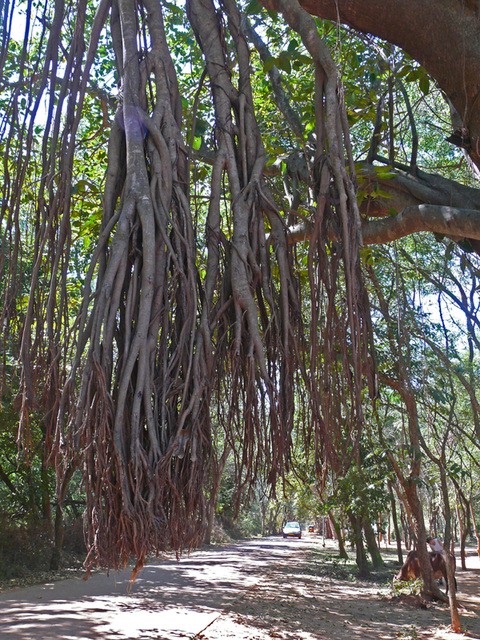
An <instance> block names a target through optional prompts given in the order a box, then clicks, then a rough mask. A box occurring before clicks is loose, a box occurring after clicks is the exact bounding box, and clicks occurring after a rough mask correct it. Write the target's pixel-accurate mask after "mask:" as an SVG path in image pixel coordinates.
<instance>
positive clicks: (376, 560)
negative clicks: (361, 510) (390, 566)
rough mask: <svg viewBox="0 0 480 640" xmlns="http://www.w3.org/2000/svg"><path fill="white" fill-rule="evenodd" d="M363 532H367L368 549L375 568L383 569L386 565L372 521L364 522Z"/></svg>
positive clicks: (366, 520)
mask: <svg viewBox="0 0 480 640" xmlns="http://www.w3.org/2000/svg"><path fill="white" fill-rule="evenodd" d="M363 531H364V532H365V540H366V541H367V549H368V553H369V554H370V557H371V559H372V564H373V568H374V569H378V567H383V564H384V563H383V560H382V555H381V553H380V549H379V548H378V544H377V539H376V537H375V531H374V530H373V527H372V525H371V523H370V520H368V519H366V518H365V519H364V520H363Z"/></svg>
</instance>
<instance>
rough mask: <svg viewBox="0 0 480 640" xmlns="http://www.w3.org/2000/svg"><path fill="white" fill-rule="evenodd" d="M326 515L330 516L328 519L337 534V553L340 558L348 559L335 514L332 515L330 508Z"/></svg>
mask: <svg viewBox="0 0 480 640" xmlns="http://www.w3.org/2000/svg"><path fill="white" fill-rule="evenodd" d="M328 515H329V517H330V521H331V523H332V525H333V528H334V530H335V535H336V536H337V540H338V555H339V556H340V558H344V559H345V560H348V553H347V550H346V549H345V540H344V537H343V532H342V529H341V527H340V525H339V524H338V522H337V520H336V518H335V516H334V515H333V511H332V509H330V510H329V512H328Z"/></svg>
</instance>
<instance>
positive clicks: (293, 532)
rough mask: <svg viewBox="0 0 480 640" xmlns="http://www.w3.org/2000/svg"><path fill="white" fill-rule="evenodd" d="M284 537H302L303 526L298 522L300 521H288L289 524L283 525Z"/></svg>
mask: <svg viewBox="0 0 480 640" xmlns="http://www.w3.org/2000/svg"><path fill="white" fill-rule="evenodd" d="M283 537H284V538H301V537H302V528H301V527H300V525H299V524H298V522H295V521H293V522H287V524H286V525H285V526H284V527H283Z"/></svg>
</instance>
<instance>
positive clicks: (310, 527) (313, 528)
mask: <svg viewBox="0 0 480 640" xmlns="http://www.w3.org/2000/svg"><path fill="white" fill-rule="evenodd" d="M314 531H315V527H314V526H313V524H311V525H310V526H309V527H308V532H309V533H313V532H314Z"/></svg>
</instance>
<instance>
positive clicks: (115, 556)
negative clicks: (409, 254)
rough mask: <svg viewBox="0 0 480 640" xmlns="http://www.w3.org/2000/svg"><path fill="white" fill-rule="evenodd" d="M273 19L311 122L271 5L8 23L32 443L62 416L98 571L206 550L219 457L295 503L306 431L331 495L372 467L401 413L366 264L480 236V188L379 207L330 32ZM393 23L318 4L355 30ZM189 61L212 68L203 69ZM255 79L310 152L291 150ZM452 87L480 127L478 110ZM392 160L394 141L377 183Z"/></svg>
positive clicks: (9, 132) (134, 5)
mask: <svg viewBox="0 0 480 640" xmlns="http://www.w3.org/2000/svg"><path fill="white" fill-rule="evenodd" d="M265 4H266V5H268V7H267V8H268V9H269V11H270V12H271V13H270V15H273V13H272V12H277V18H276V19H279V18H278V16H281V19H282V20H283V21H284V24H285V25H288V29H289V31H288V32H289V33H290V34H296V36H295V37H296V40H295V43H296V44H295V45H294V48H295V47H296V48H297V49H299V50H301V51H302V56H303V58H302V64H303V65H304V66H303V69H304V71H303V72H304V74H305V76H306V77H307V76H308V78H309V79H310V81H311V86H312V93H311V96H310V102H311V112H310V114H309V116H308V123H306V118H305V117H302V114H299V113H298V111H297V110H296V107H295V104H293V103H292V101H291V100H290V99H289V96H288V91H287V90H286V83H285V82H284V81H282V79H281V74H280V72H279V69H278V64H276V63H275V60H274V58H273V57H272V56H271V55H270V54H269V52H268V48H267V46H266V45H265V43H264V40H265V28H262V26H261V24H260V18H258V16H257V18H256V19H255V16H256V15H257V14H258V15H261V13H260V7H257V6H254V5H255V3H250V5H248V6H246V5H245V6H244V5H243V3H240V2H237V1H235V0H222V1H220V2H213V1H212V0H188V1H187V2H186V4H185V5H184V4H183V3H181V5H180V3H177V4H176V3H175V2H174V3H173V4H172V3H169V2H162V1H160V0H100V1H99V2H95V3H91V2H87V0H78V2H76V3H71V2H64V1H63V0H56V1H55V2H45V3H44V4H39V5H38V6H36V5H35V4H34V3H32V2H30V1H29V2H27V3H26V4H25V5H20V6H19V7H16V6H15V5H14V4H10V3H9V2H3V3H2V4H1V5H0V8H1V11H2V41H1V55H0V68H1V69H2V93H1V96H2V105H1V112H2V128H1V135H2V141H1V145H2V152H3V180H2V185H1V188H2V200H1V230H2V245H1V254H0V270H1V286H0V291H1V295H2V309H1V325H2V359H3V373H4V380H5V379H6V377H5V376H6V372H7V371H10V373H9V375H12V374H11V369H9V367H10V366H11V362H15V371H16V372H18V388H17V389H16V406H17V407H18V412H19V416H20V419H19V446H20V448H21V451H22V452H24V455H28V448H29V446H30V443H31V441H32V434H31V422H32V415H35V416H37V417H38V416H40V424H41V429H42V432H43V436H44V445H45V459H46V461H48V463H50V464H52V465H55V468H56V471H57V478H58V482H57V484H58V490H57V494H58V502H59V509H60V510H61V501H62V496H63V495H64V490H65V487H66V485H67V484H68V481H69V479H70V478H71V475H72V473H73V472H74V470H75V469H81V470H82V473H83V483H84V488H85V493H86V500H87V504H86V511H85V530H86V537H87V544H88V558H87V566H89V567H91V566H93V565H95V564H102V565H107V566H110V567H116V566H119V565H120V564H123V563H125V562H126V561H127V560H128V559H129V558H130V557H131V556H134V557H135V558H137V563H138V564H137V566H138V567H141V566H142V564H143V562H144V559H145V557H146V555H147V554H148V553H150V552H158V551H160V550H162V549H166V548H174V549H180V548H181V547H184V546H188V545H194V544H196V543H197V542H199V541H201V539H202V537H203V535H204V533H205V523H206V522H207V520H208V518H207V509H208V500H209V497H210V496H211V494H212V492H214V490H215V489H214V488H215V486H216V484H217V483H218V476H219V474H220V473H221V464H220V460H219V455H218V451H219V450H218V445H219V440H221V442H222V443H223V444H224V445H225V446H226V447H228V450H229V451H231V452H232V455H233V459H234V461H235V468H236V474H237V486H238V490H239V492H240V491H241V490H243V489H248V487H249V486H251V485H252V484H253V483H254V482H255V481H256V480H257V479H258V478H259V477H260V476H263V477H265V478H266V479H267V480H268V482H269V483H270V485H271V487H272V489H273V490H274V488H275V485H276V481H277V479H278V478H281V477H282V476H283V474H284V473H285V472H286V471H287V470H288V469H289V468H290V465H291V455H290V454H291V445H292V430H293V429H294V426H295V421H296V419H297V418H298V416H301V417H302V420H301V422H302V425H303V431H302V437H303V438H304V439H305V442H306V443H310V444H311V445H312V447H313V449H314V456H315V464H316V467H317V473H318V475H319V477H321V475H322V473H323V471H324V470H325V468H326V467H327V466H330V467H332V468H333V469H335V470H337V471H340V470H341V469H342V468H345V467H346V466H348V465H349V464H350V462H351V461H352V460H353V459H354V457H355V455H356V448H357V444H358V439H359V434H360V432H361V429H362V423H363V408H362V407H363V404H364V403H365V402H366V401H367V399H368V398H370V399H373V398H374V397H375V395H376V392H377V380H376V370H375V369H376V367H375V354H374V350H373V345H372V336H371V333H372V331H371V320H370V311H369V302H368V296H367V292H366V287H365V277H364V273H363V268H362V260H361V249H362V246H363V245H364V244H370V243H373V242H384V241H387V240H390V239H392V238H394V237H400V236H401V235H404V234H405V233H410V232H412V231H415V230H418V229H428V228H431V229H433V230H435V231H437V232H439V233H448V234H450V235H451V236H453V237H455V238H456V239H461V240H462V239H465V238H467V239H469V241H470V242H471V243H472V245H473V244H474V243H475V242H476V241H477V240H478V239H479V237H478V236H479V234H478V229H477V228H476V227H478V225H477V221H478V213H477V212H476V209H477V208H478V194H477V192H476V190H475V189H473V188H469V187H462V186H461V185H459V184H457V183H453V182H448V185H447V184H446V181H444V182H442V181H441V179H440V178H438V180H437V181H436V182H434V178H433V176H429V175H427V174H423V173H422V172H419V171H416V170H413V171H409V167H399V166H395V163H394V162H393V159H391V160H392V162H391V163H390V164H391V172H390V173H389V174H388V175H387V174H386V173H384V174H381V173H377V178H378V181H380V182H381V181H382V180H384V181H385V182H388V183H389V184H390V185H391V186H392V185H393V186H392V194H393V199H392V201H391V202H390V203H388V202H387V205H382V198H381V197H380V198H377V199H376V200H375V201H373V199H370V201H369V202H370V205H372V203H373V204H374V205H375V206H370V207H367V208H366V209H365V207H363V206H362V207H360V205H359V199H358V198H357V194H358V166H355V162H354V160H355V159H354V157H353V152H352V145H351V141H350V132H349V127H350V124H349V119H348V114H347V109H346V106H345V95H344V90H343V87H342V83H341V80H340V75H339V72H338V69H337V64H336V61H334V58H333V57H332V54H331V53H330V50H329V48H328V46H327V44H326V42H325V40H324V39H323V38H322V37H321V34H320V31H319V28H318V22H317V21H316V20H315V19H314V18H313V17H312V16H311V15H310V14H309V13H307V12H306V11H305V10H304V9H303V8H302V7H301V6H300V5H299V4H298V3H297V0H278V1H275V2H271V3H265ZM375 4H376V3H374V2H364V3H360V2H358V1H357V2H339V3H337V2H333V1H332V2H315V1H312V2H309V3H305V6H306V8H307V9H308V10H309V11H311V12H312V13H314V12H316V13H317V14H318V15H320V16H322V15H325V17H327V18H329V19H333V20H335V19H337V18H338V19H340V20H345V21H346V22H348V23H349V24H352V25H353V26H354V27H355V26H356V14H357V13H358V12H360V13H361V11H364V12H365V15H367V14H368V15H371V14H372V12H374V10H375V7H374V5H375ZM390 4H392V2H391V3H390ZM393 4H395V3H394V2H393ZM410 4H413V3H410ZM437 4H439V5H443V4H445V3H441V2H439V1H438V0H437ZM453 4H458V5H459V6H460V4H462V3H460V2H459V3H453ZM464 4H465V14H467V12H468V11H470V9H469V8H468V7H467V5H468V3H464ZM336 5H338V6H339V10H340V9H341V11H340V13H339V14H338V15H337V14H336V13H335V12H334V7H335V6H336ZM343 5H346V7H343ZM347 5H348V6H347ZM360 5H365V6H364V7H363V8H359V7H360ZM19 11H20V13H19ZM22 11H23V15H24V16H25V23H24V37H23V36H22V37H14V30H12V28H13V27H14V26H15V24H16V22H17V21H18V19H19V16H20V15H22ZM263 11H265V10H263ZM332 11H333V12H334V13H333V15H332ZM322 12H325V13H324V14H323V13H322ZM349 12H350V13H349ZM249 16H250V17H249ZM251 16H253V17H251ZM467 18H469V14H468V15H466V19H467ZM386 19H387V18H385V20H386ZM22 24H23V23H22ZM363 24H364V23H363V22H362V20H360V18H358V25H359V26H358V28H359V29H360V30H365V31H367V30H370V31H371V32H373V33H375V31H374V27H373V26H372V25H371V24H370V22H368V23H365V26H363ZM382 24H383V23H382ZM384 24H386V23H384ZM469 24H473V22H472V23H469ZM12 25H13V27H12ZM386 26H388V25H386ZM284 28H287V27H284ZM476 28H477V30H478V24H477V27H476ZM262 29H263V30H262ZM388 34H389V31H388V29H387V30H386V31H385V34H383V33H380V34H379V35H381V36H382V35H383V37H386V38H387V39H388ZM396 43H397V44H399V45H401V46H403V44H404V43H403V42H402V38H401V37H400V36H399V38H398V39H397V41H396ZM407 44H408V43H407ZM417 45H418V42H417ZM187 46H189V47H191V57H192V58H193V57H194V58H195V59H194V60H193V61H192V60H190V59H189V54H188V53H187V51H186V50H183V51H181V55H180V54H179V50H181V49H182V47H183V48H185V47H187ZM406 48H407V49H408V47H406ZM412 55H413V56H415V55H417V58H418V59H419V60H420V62H423V59H420V58H421V55H420V54H418V53H417V52H416V51H413V52H412ZM276 60H277V63H278V62H279V61H281V58H277V59H276ZM108 61H110V62H108ZM272 61H273V62H272ZM107 62H108V64H111V65H112V66H113V67H114V77H115V80H114V82H112V83H111V85H108V86H107V83H106V82H102V81H103V80H104V78H103V77H102V74H103V73H107V67H108V64H107ZM427 63H428V60H427V59H426V63H425V64H427ZM432 64H433V63H432ZM189 65H191V68H192V69H193V68H194V69H195V74H194V73H193V72H192V78H193V80H192V82H194V83H195V87H194V90H193V91H192V93H191V96H192V98H191V100H189V101H186V100H185V97H184V96H183V95H182V93H181V90H180V84H179V74H184V73H186V69H188V68H190V67H189ZM262 65H263V66H262ZM254 70H256V71H255V73H259V71H260V72H261V73H262V74H263V77H264V78H265V79H266V81H267V80H268V82H270V83H271V85H270V86H271V95H272V99H273V101H274V102H275V104H276V105H277V109H278V111H279V112H280V113H282V116H281V118H282V119H283V126H284V127H285V129H286V130H288V131H289V133H288V135H287V134H286V133H285V140H291V139H292V136H293V138H294V139H295V141H296V149H295V153H291V154H289V153H286V154H285V155H284V156H282V157H279V158H275V157H272V155H271V153H270V154H267V151H266V144H265V143H266V139H265V133H264V129H265V128H264V126H263V122H262V117H264V116H262V115H259V104H258V102H257V101H256V100H255V98H254V91H253V88H252V75H253V73H254ZM430 73H432V74H433V75H435V73H436V68H434V67H433V68H432V69H431V70H430ZM477 76H478V74H477ZM438 81H439V82H440V83H441V81H442V78H441V77H439V78H438ZM444 90H445V92H446V93H447V94H448V91H450V92H451V94H452V95H450V96H449V97H450V98H451V100H452V104H453V107H452V109H453V108H455V109H456V111H455V113H456V114H457V115H458V113H461V109H462V106H463V107H465V109H466V110H468V105H470V106H471V108H472V113H473V110H474V108H475V109H477V108H478V104H477V102H478V101H477V102H475V99H474V97H471V98H470V97H469V96H467V95H466V92H465V93H462V95H461V96H459V95H458V94H457V93H456V88H455V87H453V88H452V86H451V83H450V85H449V84H448V82H446V83H445V87H444ZM453 94H455V95H453ZM455 99H456V103H455ZM465 100H466V101H467V103H468V105H467V104H464V102H465ZM469 100H471V102H468V101H469ZM382 104H383V103H382ZM379 113H380V110H379ZM472 117H473V115H472ZM378 122H379V121H378ZM378 122H377V124H378ZM92 123H93V124H92ZM307 125H308V126H307ZM375 126H377V125H375ZM462 127H463V128H462ZM462 127H460V129H459V130H460V131H461V132H463V133H460V134H459V133H458V131H457V133H454V132H452V135H453V136H455V135H456V136H457V138H455V139H454V140H453V142H454V143H456V144H457V145H458V146H461V147H463V148H465V149H466V151H467V152H469V153H470V158H471V159H472V161H473V163H475V161H476V157H475V149H476V148H477V147H476V146H475V145H476V140H477V138H476V137H475V136H476V135H477V133H476V132H474V131H473V129H472V133H471V134H470V133H468V131H467V130H468V123H467V122H465V121H464V122H463V123H462ZM202 128H203V135H199V134H198V132H199V131H200V130H201V129H202ZM379 130H380V129H376V128H375V127H373V128H372V135H373V134H375V133H376V134H378V131H379ZM206 132H207V133H206ZM107 138H108V143H107ZM287 151H288V150H287ZM279 155H280V153H279ZM377 155H378V154H377V148H376V146H375V135H373V138H372V146H371V148H370V151H369V154H368V156H367V157H366V163H365V164H364V166H363V171H364V174H363V175H364V176H365V175H368V172H369V171H373V169H372V167H373V161H374V160H375V158H376V156H377ZM287 156H288V157H287ZM282 160H283V161H284V164H283V165H282V164H281V161H282ZM199 167H200V168H201V169H199ZM412 167H413V169H415V161H414V159H413V160H412ZM412 167H410V168H412ZM282 172H283V173H284V177H285V179H286V182H288V184H289V189H290V191H289V193H288V194H287V196H288V197H287V198H286V197H285V195H284V194H282V193H280V192H279V190H278V188H277V186H278V179H277V178H276V175H277V176H278V174H279V173H282ZM275 180H277V182H275ZM276 185H277V186H276ZM382 188H384V189H386V188H387V187H385V186H384V187H382ZM433 191H435V192H436V193H437V195H438V197H437V199H436V200H435V199H434V198H433V197H431V196H430V194H431V193H433ZM425 194H428V195H425ZM397 196H398V197H397ZM367 200H368V198H367V199H366V200H364V204H365V202H367ZM397 200H398V202H397ZM460 202H463V203H466V204H462V205H461V206H460V204H458V203H460ZM426 205H428V206H426ZM382 207H383V208H382ZM392 207H393V208H396V210H397V211H398V212H399V213H398V215H392ZM422 207H424V208H422ZM429 207H430V208H429ZM461 207H463V209H462V208H461ZM447 209H448V211H447ZM385 210H387V211H388V212H389V217H388V218H385V217H383V219H382V220H377V219H376V218H378V217H379V216H380V217H382V216H385ZM422 225H423V226H422ZM79 229H80V230H81V233H79ZM86 231H88V234H87V233H86ZM382 234H383V235H382ZM367 392H368V393H367Z"/></svg>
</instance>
